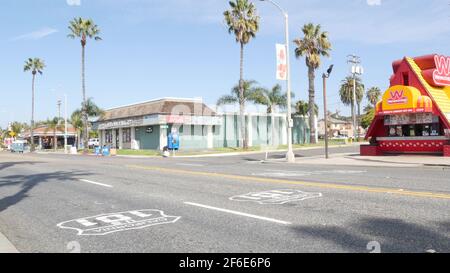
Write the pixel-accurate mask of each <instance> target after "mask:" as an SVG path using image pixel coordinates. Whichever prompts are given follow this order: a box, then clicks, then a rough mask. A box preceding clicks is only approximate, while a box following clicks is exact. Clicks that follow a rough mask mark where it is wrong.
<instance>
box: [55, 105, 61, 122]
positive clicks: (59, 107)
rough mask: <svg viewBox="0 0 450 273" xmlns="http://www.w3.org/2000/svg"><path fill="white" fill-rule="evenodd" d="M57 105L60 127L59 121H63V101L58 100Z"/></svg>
mask: <svg viewBox="0 0 450 273" xmlns="http://www.w3.org/2000/svg"><path fill="white" fill-rule="evenodd" d="M56 104H57V105H58V125H59V121H60V120H61V100H58V102H57V103H56Z"/></svg>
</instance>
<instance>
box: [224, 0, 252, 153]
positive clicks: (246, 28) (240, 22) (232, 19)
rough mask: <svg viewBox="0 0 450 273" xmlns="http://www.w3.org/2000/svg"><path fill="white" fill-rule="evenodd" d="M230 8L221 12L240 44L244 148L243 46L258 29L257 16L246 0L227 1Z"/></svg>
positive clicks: (241, 113)
mask: <svg viewBox="0 0 450 273" xmlns="http://www.w3.org/2000/svg"><path fill="white" fill-rule="evenodd" d="M229 4H230V7H231V9H230V10H227V11H225V12H224V13H223V15H224V17H225V22H226V23H227V25H228V32H229V33H233V34H234V35H235V37H236V42H237V43H239V44H240V46H241V55H240V57H241V59H240V78H239V106H240V115H241V136H242V137H243V141H241V143H242V146H243V148H244V149H247V148H248V139H247V138H248V135H247V130H246V129H245V116H244V112H245V96H244V46H245V45H246V44H248V43H249V42H250V40H251V39H252V38H254V37H255V36H256V33H257V32H258V29H259V16H258V15H256V7H255V5H254V4H253V3H251V2H249V1H248V0H234V1H230V2H229Z"/></svg>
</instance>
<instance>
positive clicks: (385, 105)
mask: <svg viewBox="0 0 450 273" xmlns="http://www.w3.org/2000/svg"><path fill="white" fill-rule="evenodd" d="M380 106H381V107H380ZM380 108H381V109H380ZM431 111H432V101H431V99H430V98H429V97H427V96H422V94H421V93H420V91H419V90H418V89H417V88H415V87H412V86H404V85H395V86H392V87H391V88H389V89H388V90H387V91H386V92H385V93H384V95H383V100H382V102H381V105H378V107H377V112H378V114H396V113H416V112H431Z"/></svg>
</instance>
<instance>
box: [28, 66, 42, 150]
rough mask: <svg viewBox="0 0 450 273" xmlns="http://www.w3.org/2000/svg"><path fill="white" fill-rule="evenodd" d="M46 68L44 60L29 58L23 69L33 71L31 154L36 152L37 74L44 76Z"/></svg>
mask: <svg viewBox="0 0 450 273" xmlns="http://www.w3.org/2000/svg"><path fill="white" fill-rule="evenodd" d="M44 68H45V63H44V61H43V60H41V59H39V58H29V59H28V60H26V61H25V65H24V67H23V71H24V72H28V71H31V74H32V75H33V78H32V81H31V128H30V130H31V134H30V137H31V148H30V149H31V152H34V87H35V86H34V84H35V81H36V74H38V73H39V74H40V75H42V71H43V70H44Z"/></svg>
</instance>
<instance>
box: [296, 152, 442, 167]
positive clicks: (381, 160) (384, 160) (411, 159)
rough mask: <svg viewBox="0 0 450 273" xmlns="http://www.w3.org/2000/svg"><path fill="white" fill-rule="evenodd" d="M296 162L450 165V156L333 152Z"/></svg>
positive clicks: (418, 165) (395, 165)
mask: <svg viewBox="0 0 450 273" xmlns="http://www.w3.org/2000/svg"><path fill="white" fill-rule="evenodd" d="M296 163H297V164H303V165H305V164H306V165H343V166H367V167H410V168H414V167H424V166H425V167H428V166H429V167H450V158H449V157H442V156H433V155H421V156H419V155H392V156H360V155H357V154H331V155H330V158H329V159H325V156H316V157H308V158H297V159H296Z"/></svg>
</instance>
